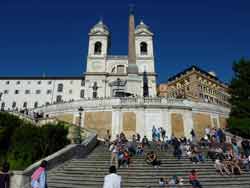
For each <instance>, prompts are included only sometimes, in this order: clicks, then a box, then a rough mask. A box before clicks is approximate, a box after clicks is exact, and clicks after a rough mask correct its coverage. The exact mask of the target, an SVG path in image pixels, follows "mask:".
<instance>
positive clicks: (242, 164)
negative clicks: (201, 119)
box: [106, 126, 250, 188]
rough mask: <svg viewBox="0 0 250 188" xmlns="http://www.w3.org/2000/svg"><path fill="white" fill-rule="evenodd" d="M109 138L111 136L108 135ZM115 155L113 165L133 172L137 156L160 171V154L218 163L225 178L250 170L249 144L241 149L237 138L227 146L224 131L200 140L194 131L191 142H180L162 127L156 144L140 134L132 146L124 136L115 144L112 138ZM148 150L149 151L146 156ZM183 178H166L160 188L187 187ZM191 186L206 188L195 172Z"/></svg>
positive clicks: (211, 131)
mask: <svg viewBox="0 0 250 188" xmlns="http://www.w3.org/2000/svg"><path fill="white" fill-rule="evenodd" d="M107 135H109V132H108V133H107ZM107 138H108V139H106V142H107V143H109V144H108V145H109V146H110V147H109V149H110V151H111V153H112V154H111V165H113V164H114V163H113V162H114V161H115V166H116V167H117V168H120V167H122V166H125V167H127V168H129V165H130V164H131V159H132V158H133V156H134V155H138V156H144V157H145V162H146V163H147V164H148V165H151V166H153V167H154V168H160V166H161V164H162V161H161V160H160V159H159V158H158V156H157V151H172V152H173V156H174V157H176V159H178V160H182V159H185V158H186V157H187V158H189V159H190V162H191V163H193V164H198V163H205V162H206V161H207V160H212V161H213V162H214V167H215V171H217V172H218V173H219V174H221V175H225V174H227V175H240V174H242V172H243V170H244V171H247V172H248V171H249V170H250V143H249V141H248V140H243V141H242V142H241V147H239V144H238V143H237V142H236V138H235V137H233V138H232V139H231V142H226V136H225V133H224V131H223V130H222V129H220V128H218V129H216V128H212V129H210V128H206V129H205V130H204V136H203V137H202V138H199V137H198V136H197V135H196V133H195V131H194V130H191V132H190V139H187V138H185V137H182V138H177V137H175V136H174V135H173V136H172V137H170V138H169V137H168V136H167V135H166V131H165V130H164V129H163V128H162V127H160V128H156V127H155V126H153V128H152V142H149V140H148V138H147V137H146V136H143V137H142V139H141V136H140V135H139V134H136V135H133V136H132V141H131V142H128V140H127V139H126V136H125V134H124V133H121V134H120V135H117V137H116V139H115V140H114V141H112V142H111V136H109V137H107ZM145 147H147V151H149V152H145ZM183 183H184V180H183V178H182V177H179V176H177V175H173V177H170V178H169V177H168V178H166V177H162V178H160V179H159V185H160V186H162V187H164V186H165V185H183ZM189 183H190V184H191V185H192V187H193V188H199V187H202V185H201V183H200V182H199V180H198V176H197V171H196V170H195V169H193V170H192V171H191V172H190V174H189Z"/></svg>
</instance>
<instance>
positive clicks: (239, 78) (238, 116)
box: [228, 58, 250, 138]
mask: <svg viewBox="0 0 250 188" xmlns="http://www.w3.org/2000/svg"><path fill="white" fill-rule="evenodd" d="M233 71H234V77H233V79H232V81H231V84H230V93H231V99H230V102H231V104H232V108H231V114H230V118H229V121H228V123H229V128H230V129H231V131H232V132H234V133H236V134H239V135H240V136H244V137H248V138H249V137H250V60H246V59H244V58H242V59H240V60H239V61H237V62H234V64H233Z"/></svg>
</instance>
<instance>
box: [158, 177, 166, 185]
mask: <svg viewBox="0 0 250 188" xmlns="http://www.w3.org/2000/svg"><path fill="white" fill-rule="evenodd" d="M165 185H166V182H165V180H164V178H160V180H159V186H160V187H165Z"/></svg>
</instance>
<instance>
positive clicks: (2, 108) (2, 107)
mask: <svg viewBox="0 0 250 188" xmlns="http://www.w3.org/2000/svg"><path fill="white" fill-rule="evenodd" d="M4 107H5V102H2V104H1V110H2V111H3V110H4Z"/></svg>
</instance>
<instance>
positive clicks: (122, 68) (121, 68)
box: [117, 65, 125, 74]
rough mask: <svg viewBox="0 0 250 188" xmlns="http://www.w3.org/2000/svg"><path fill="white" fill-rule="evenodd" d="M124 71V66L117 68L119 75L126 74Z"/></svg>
mask: <svg viewBox="0 0 250 188" xmlns="http://www.w3.org/2000/svg"><path fill="white" fill-rule="evenodd" d="M124 71H125V68H124V65H118V66H117V73H118V74H122V73H124Z"/></svg>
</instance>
